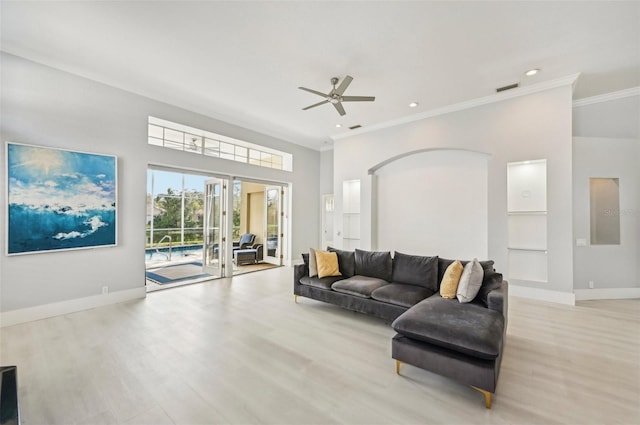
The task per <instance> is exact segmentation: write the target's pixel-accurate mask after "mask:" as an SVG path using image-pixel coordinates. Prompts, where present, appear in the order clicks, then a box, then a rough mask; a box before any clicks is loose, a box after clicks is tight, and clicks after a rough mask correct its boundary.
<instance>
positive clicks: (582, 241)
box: [576, 238, 587, 246]
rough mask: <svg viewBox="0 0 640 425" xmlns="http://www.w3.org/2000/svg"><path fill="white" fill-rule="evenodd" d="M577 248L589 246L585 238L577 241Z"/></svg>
mask: <svg viewBox="0 0 640 425" xmlns="http://www.w3.org/2000/svg"><path fill="white" fill-rule="evenodd" d="M576 246H587V240H586V239H583V238H578V239H576Z"/></svg>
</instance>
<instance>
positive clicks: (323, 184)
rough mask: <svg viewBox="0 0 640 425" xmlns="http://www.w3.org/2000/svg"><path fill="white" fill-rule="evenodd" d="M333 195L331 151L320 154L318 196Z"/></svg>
mask: <svg viewBox="0 0 640 425" xmlns="http://www.w3.org/2000/svg"><path fill="white" fill-rule="evenodd" d="M331 193H333V149H331V150H327V151H322V152H320V194H321V195H329V194H331Z"/></svg>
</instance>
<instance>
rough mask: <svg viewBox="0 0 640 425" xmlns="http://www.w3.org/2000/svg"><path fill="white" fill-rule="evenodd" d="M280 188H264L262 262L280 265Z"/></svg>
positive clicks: (281, 235)
mask: <svg viewBox="0 0 640 425" xmlns="http://www.w3.org/2000/svg"><path fill="white" fill-rule="evenodd" d="M281 191H282V188H281V187H280V186H267V187H266V188H265V193H264V200H265V220H266V224H265V237H264V241H265V247H264V261H265V262H267V263H271V264H275V265H278V266H279V265H282V237H283V234H282V196H281Z"/></svg>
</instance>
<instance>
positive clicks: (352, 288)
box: [331, 275, 389, 298]
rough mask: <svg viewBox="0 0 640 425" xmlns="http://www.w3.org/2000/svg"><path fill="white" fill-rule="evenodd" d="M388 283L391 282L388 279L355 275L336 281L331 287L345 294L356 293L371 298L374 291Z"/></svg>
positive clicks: (358, 295) (357, 295)
mask: <svg viewBox="0 0 640 425" xmlns="http://www.w3.org/2000/svg"><path fill="white" fill-rule="evenodd" d="M388 284H389V282H387V281H386V280H382V279H378V278H375V277H369V276H360V275H355V276H352V277H350V278H348V279H342V280H340V281H338V282H336V283H334V284H333V285H331V289H333V290H334V291H336V292H342V293H343V294H349V295H355V296H356V297H362V298H371V294H372V293H373V291H375V290H376V289H378V288H380V287H382V286H384V285H388Z"/></svg>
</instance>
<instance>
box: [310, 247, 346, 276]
mask: <svg viewBox="0 0 640 425" xmlns="http://www.w3.org/2000/svg"><path fill="white" fill-rule="evenodd" d="M316 263H317V265H318V277H319V278H323V277H327V276H342V274H340V267H339V266H338V254H336V253H335V252H327V251H320V250H316Z"/></svg>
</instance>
